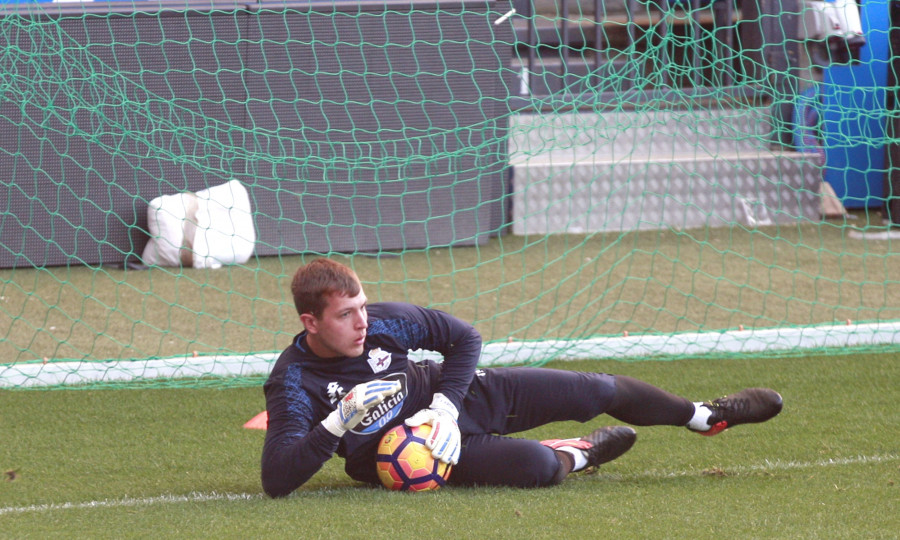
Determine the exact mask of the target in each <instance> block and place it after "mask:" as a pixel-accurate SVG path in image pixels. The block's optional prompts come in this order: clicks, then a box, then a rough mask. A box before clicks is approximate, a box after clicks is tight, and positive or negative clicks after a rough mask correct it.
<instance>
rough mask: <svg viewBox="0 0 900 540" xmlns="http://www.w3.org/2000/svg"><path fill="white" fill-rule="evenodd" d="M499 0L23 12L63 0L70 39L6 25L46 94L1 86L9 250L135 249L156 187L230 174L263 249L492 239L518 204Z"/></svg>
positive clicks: (11, 43) (61, 258)
mask: <svg viewBox="0 0 900 540" xmlns="http://www.w3.org/2000/svg"><path fill="white" fill-rule="evenodd" d="M493 4H494V2H474V3H466V2H441V3H440V10H438V9H437V3H426V2H418V1H413V2H409V1H407V2H403V3H396V4H392V3H384V2H381V3H377V4H375V3H373V4H367V3H365V2H362V3H360V2H348V3H325V4H321V5H318V4H314V3H308V2H304V3H302V4H297V5H296V6H290V5H287V6H288V8H289V9H288V11H287V12H286V13H285V11H284V8H285V6H286V4H284V3H281V4H278V6H277V9H271V10H267V9H266V5H265V4H257V5H250V6H246V5H245V6H236V7H235V8H234V9H223V8H222V7H221V5H220V4H217V5H216V6H215V7H216V9H215V10H212V9H209V10H203V9H199V8H198V9H192V10H184V9H183V8H182V9H181V10H178V11H175V10H169V11H166V10H161V11H157V12H152V13H151V12H140V11H135V12H132V13H129V14H127V15H128V16H98V17H78V16H66V9H67V8H65V7H60V8H58V13H56V14H55V15H54V14H47V13H48V12H40V13H38V12H36V11H32V12H31V14H29V13H20V14H18V15H15V16H18V17H26V18H27V17H31V18H32V19H35V20H34V22H36V23H40V22H42V21H41V20H38V19H44V21H43V22H46V21H47V20H50V19H52V18H54V17H58V19H56V20H55V23H56V24H57V25H58V27H59V31H58V32H56V33H54V34H53V35H55V36H57V38H58V39H59V42H58V43H47V42H46V35H47V33H46V32H45V33H44V34H42V35H43V37H42V38H41V40H39V41H38V40H35V39H34V38H33V36H32V35H31V34H30V33H29V32H26V31H22V30H21V28H22V26H23V25H18V26H15V25H6V28H7V29H6V31H4V32H2V35H0V47H3V50H4V51H6V54H5V55H4V56H5V59H0V63H2V64H7V63H8V65H6V66H3V65H0V69H14V70H15V71H16V73H17V75H19V76H22V77H26V78H29V79H31V80H33V81H40V82H37V83H36V84H34V85H32V86H33V87H34V88H38V89H41V88H42V87H43V90H46V96H49V97H47V98H46V102H45V103H43V104H42V103H41V99H40V96H38V97H37V98H36V97H35V96H34V95H32V96H22V95H19V96H16V95H15V91H14V89H11V88H10V87H7V88H5V89H4V93H5V95H4V96H3V99H2V101H0V170H2V171H4V174H8V175H12V178H11V182H10V183H8V184H5V185H6V186H7V191H8V193H7V194H6V204H5V205H3V206H5V207H4V208H0V210H2V211H3V213H2V217H0V220H2V221H0V246H5V249H2V250H0V267H4V268H9V267H16V266H38V267H40V266H54V265H66V264H92V265H93V264H122V263H127V262H131V261H134V260H136V258H137V257H139V256H140V254H141V252H142V250H143V246H144V245H145V244H146V241H147V233H146V207H147V203H148V202H149V201H150V200H152V199H153V198H155V197H157V196H159V195H164V194H170V193H174V192H178V191H197V190H200V189H203V188H206V187H209V186H212V185H217V184H219V183H222V182H224V181H227V180H229V179H230V178H237V179H239V180H241V181H243V182H244V183H245V185H246V186H247V188H248V189H249V191H250V196H251V202H252V204H253V211H254V215H255V222H256V227H257V238H258V242H257V249H256V253H257V254H258V255H272V254H279V253H298V252H311V251H312V252H328V251H338V252H341V251H347V252H351V251H353V252H355V251H363V252H365V251H373V252H375V251H382V250H392V249H409V248H417V247H425V246H431V245H473V244H477V243H483V242H484V241H486V240H487V238H488V237H490V236H491V235H492V234H494V233H496V232H497V231H498V230H500V229H501V228H502V226H503V223H504V220H505V215H506V209H505V208H504V205H505V202H504V201H505V197H504V195H505V192H506V189H507V179H506V176H507V162H508V159H507V157H506V156H507V148H506V132H507V126H506V125H505V122H506V118H507V117H508V114H507V113H508V107H507V105H506V97H507V96H508V90H507V86H506V83H504V80H503V77H504V71H505V70H504V69H503V68H504V67H506V64H507V62H508V60H509V57H510V54H511V50H510V43H511V41H512V38H511V37H510V36H506V35H505V34H504V35H501V36H500V37H498V36H497V35H495V34H503V33H504V32H510V30H509V29H508V26H504V25H499V26H495V25H492V24H487V18H486V15H485V12H486V11H487V10H490V9H496V8H493V7H492V6H493ZM68 9H72V8H68ZM82 9H86V8H82ZM313 9H315V11H312V10H313ZM344 10H346V11H349V12H351V13H353V14H355V15H356V14H360V13H373V14H374V13H380V12H384V16H383V17H339V16H335V15H340V14H341V12H342V11H344ZM263 37H264V38H265V39H263ZM364 43H365V44H370V43H371V44H378V45H380V46H373V47H369V46H360V44H364ZM390 45H396V46H390ZM37 48H44V49H47V50H49V51H52V54H45V55H40V54H38V55H30V54H29V53H33V52H37V50H36V49H37ZM54 49H55V50H54ZM387 49H389V51H390V52H389V54H388V53H386V52H385V51H386V50H387ZM14 51H21V57H16V55H15V54H14ZM21 58H28V59H29V61H28V62H21V61H19V62H17V60H21ZM37 59H40V60H37ZM78 71H82V72H78ZM104 80H107V81H112V82H109V83H105V84H104V83H102V81H104ZM92 81H93V82H96V81H101V84H99V85H97V84H93V85H92ZM110 88H113V89H114V90H115V91H114V92H113V94H117V95H111V94H110V91H109V89H110ZM330 96H342V99H340V100H330V99H327V98H328V97H330ZM460 96H468V97H465V99H462V98H460ZM151 98H152V99H151ZM201 98H202V99H201ZM64 111H65V114H60V113H62V112H64ZM104 118H105V119H108V118H115V121H116V123H117V124H118V125H131V126H134V127H135V133H131V134H129V133H121V132H115V131H114V130H108V129H105V128H104V126H103V122H105V120H104ZM151 122H158V123H160V124H161V125H160V126H159V127H158V128H157V127H155V126H151V125H147V124H148V123H151ZM142 124H143V125H142ZM451 134H452V135H451ZM375 195H377V197H375V198H372V197H374V196H375ZM415 211H419V212H421V213H422V215H419V216H417V215H411V212H415ZM51 240H52V241H51Z"/></svg>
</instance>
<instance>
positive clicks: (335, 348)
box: [300, 289, 369, 358]
mask: <svg viewBox="0 0 900 540" xmlns="http://www.w3.org/2000/svg"><path fill="white" fill-rule="evenodd" d="M367 301H368V299H367V298H366V295H365V293H363V291H362V289H360V291H359V294H357V295H356V296H352V297H351V296H347V295H345V294H331V295H328V301H327V305H326V307H325V309H324V310H323V311H322V316H321V317H316V316H314V315H312V314H310V313H306V314H303V315H301V316H300V320H301V321H302V322H303V325H304V326H305V327H306V331H307V337H306V343H307V345H308V346H309V348H310V349H312V352H314V353H316V355H318V356H320V357H322V358H335V357H339V356H347V357H351V358H353V357H357V356H360V355H361V354H362V353H363V349H364V348H365V341H366V330H367V329H368V328H369V323H368V315H367V313H366V302H367Z"/></svg>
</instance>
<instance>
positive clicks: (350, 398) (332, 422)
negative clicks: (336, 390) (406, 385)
mask: <svg viewBox="0 0 900 540" xmlns="http://www.w3.org/2000/svg"><path fill="white" fill-rule="evenodd" d="M398 390H400V383H399V382H398V381H383V380H377V381H371V382H367V383H360V384H357V385H356V386H354V387H353V389H352V390H350V392H349V393H348V394H347V395H346V396H344V397H343V398H342V399H341V401H340V402H339V403H338V407H337V409H335V410H334V411H332V412H331V414H329V415H328V416H326V417H325V420H322V425H323V426H325V429H327V430H328V431H329V432H331V433H332V434H333V435H335V436H337V437H343V436H344V433H346V432H347V431H349V430H351V429H353V428H355V427H356V426H357V425H359V423H360V422H362V419H363V417H364V416H366V413H367V412H369V409H371V408H373V407H377V406H378V405H379V404H380V403H381V402H382V401H384V400H385V399H387V398H389V397H391V396H393V395H394V394H396V393H397V391H398Z"/></svg>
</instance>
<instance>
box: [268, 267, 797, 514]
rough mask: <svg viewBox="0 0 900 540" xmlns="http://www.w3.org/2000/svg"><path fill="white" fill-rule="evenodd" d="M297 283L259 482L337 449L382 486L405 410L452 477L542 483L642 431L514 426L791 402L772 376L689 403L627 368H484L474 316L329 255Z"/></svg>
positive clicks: (718, 424) (751, 409) (759, 418)
mask: <svg viewBox="0 0 900 540" xmlns="http://www.w3.org/2000/svg"><path fill="white" fill-rule="evenodd" d="M291 289H292V293H293V297H294V303H295V305H296V308H297V313H298V314H299V316H300V322H301V323H302V324H303V326H304V330H303V331H302V332H301V333H300V334H298V335H297V336H296V337H295V338H294V340H293V342H292V343H291V345H290V346H289V347H288V348H287V349H285V350H284V352H283V353H282V354H281V356H280V357H279V359H278V361H277V362H276V363H275V366H274V368H273V369H272V373H271V374H270V376H269V379H268V381H267V382H266V384H265V394H266V409H267V411H268V421H269V424H268V431H267V433H266V440H265V443H264V446H263V455H262V484H263V489H264V490H265V491H266V493H268V494H269V495H270V496H272V497H283V496H286V495H288V494H290V493H291V492H293V491H294V490H295V489H297V488H298V487H299V486H301V485H302V484H303V483H304V482H306V481H307V480H309V479H310V477H312V475H313V474H315V473H316V471H318V470H319V469H320V468H321V466H322V464H324V463H325V462H326V461H327V460H329V459H331V457H332V455H333V454H335V453H337V454H338V455H339V456H341V457H343V458H344V459H345V460H346V463H345V470H346V472H347V474H348V475H350V476H351V477H352V478H354V479H356V480H359V481H362V482H368V483H372V484H378V483H379V480H378V476H377V474H376V465H375V454H376V446H377V445H378V442H379V441H380V440H381V438H382V436H383V435H384V433H385V432H387V431H388V430H389V429H391V428H392V427H394V426H396V425H398V424H400V423H401V422H405V423H406V424H407V425H410V426H416V425H421V424H429V425H431V426H432V429H431V432H430V434H429V436H428V439H427V441H426V446H427V447H428V448H429V449H430V450H431V451H432V454H433V456H434V457H435V458H436V459H439V460H441V461H443V462H446V463H451V464H453V465H454V467H453V473H452V474H451V475H450V478H449V479H448V483H449V484H450V485H484V486H490V485H499V486H518V487H542V486H552V485H555V484H558V483H560V482H562V481H563V479H565V478H566V476H568V475H569V474H570V473H573V472H576V471H580V470H582V469H585V468H586V467H597V466H599V465H601V464H603V463H607V462H609V461H611V460H613V459H616V458H617V457H619V456H621V455H622V454H624V453H625V452H626V451H628V449H629V448H631V446H632V445H633V444H634V442H635V438H636V432H635V430H634V429H632V428H630V427H627V426H606V427H600V428H598V429H596V430H594V431H593V432H591V433H590V434H588V435H585V436H583V437H576V438H572V439H554V440H548V441H536V440H530V439H523V438H513V437H508V436H507V435H509V434H512V433H517V432H521V431H526V430H529V429H532V428H535V427H538V426H541V425H543V424H547V423H549V422H557V421H563V420H576V421H580V422H587V421H590V420H592V419H593V418H595V417H597V416H599V415H601V414H607V415H609V416H611V417H612V418H615V419H616V420H619V421H621V422H624V423H627V424H632V425H636V426H652V425H668V426H679V427H686V428H687V429H688V430H690V431H694V432H698V433H701V434H703V435H715V434H717V433H720V432H721V431H723V430H724V429H726V428H731V427H734V426H737V425H739V424H748V423H756V422H764V421H766V420H769V419H770V418H772V417H774V416H775V415H777V414H778V413H779V412H781V408H782V399H781V396H780V395H779V394H778V393H777V392H775V391H774V390H769V389H766V388H749V389H745V390H742V391H740V392H737V393H735V394H732V395H730V396H726V397H723V398H719V399H715V400H712V401H706V402H692V401H691V400H688V399H686V398H684V397H680V396H676V395H674V394H671V393H669V392H666V391H664V390H662V389H660V388H657V387H655V386H653V385H651V384H648V383H646V382H643V381H640V380H638V379H635V378H632V377H627V376H623V375H609V374H605V373H581V372H573V371H566V370H556V369H546V368H533V367H499V368H489V369H477V367H476V366H477V364H478V359H479V355H480V354H481V336H480V335H479V334H478V332H477V331H476V330H475V329H474V328H473V327H472V325H470V324H468V323H466V322H464V321H461V320H459V319H457V318H455V317H452V316H450V315H448V314H446V313H443V312H441V311H437V310H433V309H427V308H423V307H419V306H415V305H411V304H405V303H377V304H368V302H367V300H366V295H365V293H364V292H363V289H362V285H361V284H360V281H359V278H358V277H357V276H356V274H355V273H354V272H353V270H351V269H350V268H349V267H347V266H345V265H342V264H339V263H337V262H334V261H331V260H330V259H324V258H323V259H316V260H314V261H312V262H310V263H309V264H306V265H304V266H302V267H300V268H299V269H298V270H297V272H296V274H295V275H294V277H293V281H292V284H291ZM417 349H425V350H430V351H436V352H438V353H440V354H442V355H443V357H444V359H443V362H441V363H435V362H432V361H423V362H413V361H412V360H410V359H409V357H408V354H409V352H410V351H414V350H417Z"/></svg>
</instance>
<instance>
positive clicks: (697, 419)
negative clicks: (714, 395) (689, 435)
mask: <svg viewBox="0 0 900 540" xmlns="http://www.w3.org/2000/svg"><path fill="white" fill-rule="evenodd" d="M710 415H712V409H710V408H709V407H707V406H706V404H704V403H703V402H701V401H698V402H695V403H694V416H693V417H692V418H691V420H690V421H689V422H688V423H687V427H688V428H690V429H693V430H694V431H708V430H709V428H710V425H709V417H710Z"/></svg>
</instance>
